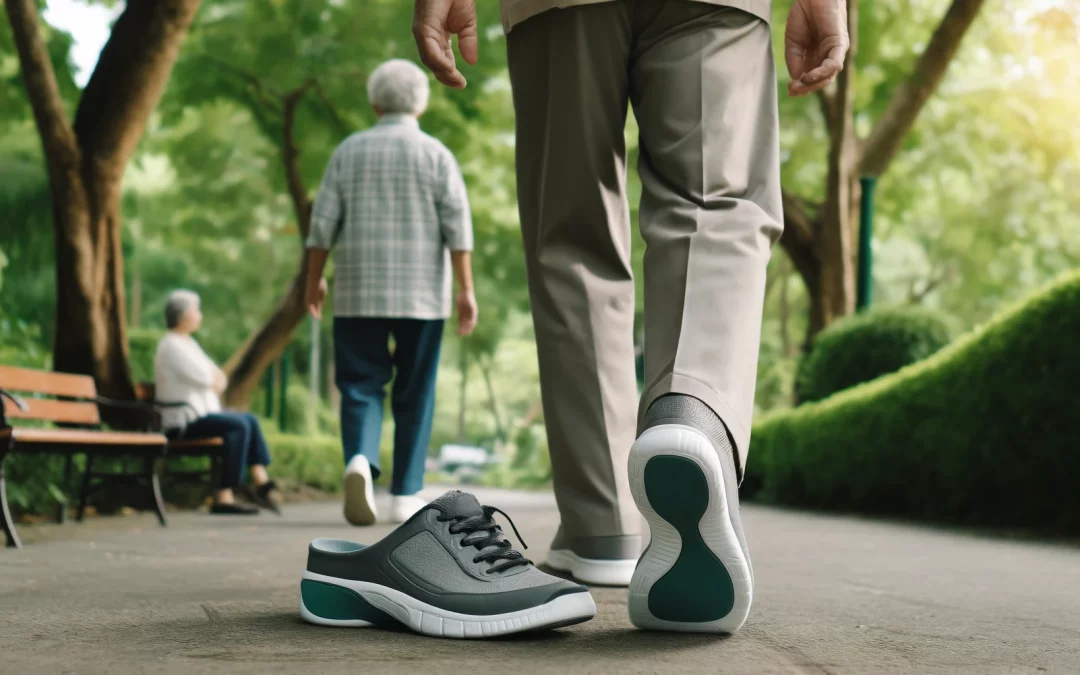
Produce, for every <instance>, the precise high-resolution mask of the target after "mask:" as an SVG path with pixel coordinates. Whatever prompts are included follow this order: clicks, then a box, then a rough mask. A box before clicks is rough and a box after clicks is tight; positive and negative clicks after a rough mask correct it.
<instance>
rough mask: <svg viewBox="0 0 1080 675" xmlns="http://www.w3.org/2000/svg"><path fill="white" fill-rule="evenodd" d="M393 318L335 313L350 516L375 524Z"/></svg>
mask: <svg viewBox="0 0 1080 675" xmlns="http://www.w3.org/2000/svg"><path fill="white" fill-rule="evenodd" d="M389 340H390V320H388V319H377V318H370V319H369V318H361V317H340V316H339V317H335V318H334V379H335V381H336V384H337V388H338V391H339V392H341V446H342V449H343V450H344V453H345V479H344V488H345V490H344V491H345V519H346V520H348V521H349V522H350V523H352V524H353V525H372V524H374V523H375V519H376V516H377V513H376V510H375V492H374V485H373V483H374V480H375V479H376V478H378V477H379V472H380V466H379V441H380V439H381V437H382V423H383V400H384V399H385V397H386V385H387V383H389V382H390V379H391V377H392V376H393V372H394V371H393V363H392V362H391V358H390V346H389Z"/></svg>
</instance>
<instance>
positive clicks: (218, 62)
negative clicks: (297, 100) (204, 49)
mask: <svg viewBox="0 0 1080 675" xmlns="http://www.w3.org/2000/svg"><path fill="white" fill-rule="evenodd" d="M197 58H198V59H199V60H201V61H205V62H206V63H208V64H210V65H212V66H213V67H215V68H217V69H218V70H222V71H225V72H227V73H229V74H231V75H234V76H236V77H238V78H239V79H241V80H243V81H244V82H246V83H247V84H248V88H249V89H250V90H251V91H252V92H254V95H253V99H254V100H257V101H258V102H259V103H261V104H262V105H265V106H266V107H267V108H269V109H270V110H272V111H273V112H274V113H275V114H277V115H281V114H282V112H283V111H282V107H281V101H282V99H283V98H284V96H283V95H282V94H281V92H280V91H274V87H273V86H272V85H268V84H266V83H264V82H263V81H262V79H260V78H259V76H258V75H256V74H255V73H252V72H251V71H248V70H244V69H243V68H238V67H236V66H234V65H232V64H231V63H229V62H227V61H224V60H222V59H219V58H217V57H216V56H211V55H210V54H200V55H199V56H198V57H197ZM249 100H252V99H249Z"/></svg>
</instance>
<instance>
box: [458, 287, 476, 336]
mask: <svg viewBox="0 0 1080 675" xmlns="http://www.w3.org/2000/svg"><path fill="white" fill-rule="evenodd" d="M455 305H456V306H457V334H458V336H460V337H465V336H466V335H468V334H470V333H472V332H473V329H474V328H476V319H477V316H478V314H479V311H480V310H479V309H478V308H477V306H476V294H475V293H474V292H472V291H471V290H470V291H458V294H457V301H456V302H455Z"/></svg>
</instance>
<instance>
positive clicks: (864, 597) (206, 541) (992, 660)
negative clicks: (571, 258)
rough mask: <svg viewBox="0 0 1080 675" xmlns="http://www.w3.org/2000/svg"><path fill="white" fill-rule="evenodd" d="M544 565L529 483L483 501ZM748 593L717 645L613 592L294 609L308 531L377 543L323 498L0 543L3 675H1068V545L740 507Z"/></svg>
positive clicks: (547, 518)
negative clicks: (372, 622) (529, 621)
mask: <svg viewBox="0 0 1080 675" xmlns="http://www.w3.org/2000/svg"><path fill="white" fill-rule="evenodd" d="M480 496H481V499H482V500H483V501H484V502H485V503H495V504H497V505H499V506H502V507H504V508H506V509H507V510H508V511H510V513H511V514H512V515H514V516H515V520H516V522H517V524H518V527H519V528H520V529H521V530H522V534H523V535H524V536H525V537H526V541H527V542H528V543H531V544H532V545H533V546H532V548H530V549H529V551H528V553H529V554H530V555H531V556H532V557H534V558H535V559H538V560H542V559H543V556H544V553H545V551H544V549H545V547H546V545H547V543H548V541H550V539H551V536H552V535H553V534H554V531H555V528H556V525H557V517H556V514H555V510H554V505H553V503H552V501H551V499H550V497H548V496H546V495H542V494H523V493H500V492H494V491H486V492H481V495H480ZM746 511H747V512H746V516H745V520H746V526H747V532H748V536H749V543H750V547H751V550H752V551H753V554H754V570H755V573H756V576H757V583H758V587H757V597H756V600H755V606H754V610H753V612H752V614H751V616H750V621H749V622H748V624H747V627H746V628H745V629H744V630H743V631H742V632H740V633H739V634H738V635H736V636H734V637H730V638H723V637H715V636H694V635H673V634H653V633H642V632H639V631H636V630H634V629H633V628H632V627H631V625H630V623H629V622H628V620H627V618H626V603H625V592H620V591H618V590H615V589H597V590H596V591H595V593H594V595H595V597H596V600H597V604H598V606H599V615H598V616H597V618H596V620H594V621H592V622H589V623H587V624H582V625H580V626H575V627H571V628H566V629H562V630H559V631H555V632H554V633H548V634H538V635H529V636H518V637H514V638H508V639H503V640H497V641H490V642H474V641H469V642H462V641H453V640H439V639H431V638H424V637H420V636H416V635H413V634H411V633H406V632H386V631H375V630H351V629H328V628H319V627H314V626H309V625H307V624H304V623H302V622H301V621H300V619H299V618H298V617H297V609H296V604H297V596H298V588H297V585H298V578H299V576H298V575H299V572H300V571H301V570H302V568H303V565H304V557H305V547H306V544H307V542H308V540H309V539H310V538H312V537H315V536H334V537H353V538H356V539H358V540H361V541H372V540H374V539H375V538H377V537H379V536H381V535H382V534H384V533H385V532H386V531H387V528H386V527H376V528H372V529H369V530H361V529H351V528H348V527H347V526H345V525H344V524H343V521H342V519H341V516H340V511H339V507H338V506H337V505H336V504H326V503H317V504H304V505H296V506H293V507H292V508H290V509H289V512H288V515H287V517H285V518H281V519H278V518H274V517H272V516H260V517H259V518H257V519H236V518H233V519H228V518H226V519H222V518H220V517H211V516H208V515H205V514H198V513H184V514H173V515H172V518H171V522H170V526H169V527H168V528H167V529H161V528H158V527H157V526H156V524H155V523H154V522H153V520H152V518H151V517H149V516H135V517H130V518H102V519H97V520H94V521H93V522H88V523H86V524H84V525H81V526H77V525H66V526H62V527H61V526H38V527H24V528H22V533H23V534H24V535H25V537H24V540H25V543H26V548H24V549H23V550H22V551H13V550H2V549H0V673H3V674H4V675H7V674H8V673H10V674H12V675H15V674H19V675H22V674H28V673H35V674H36V673H78V674H79V675H85V674H92V673H110V674H121V673H178V674H179V673H184V674H187V673H259V674H262V673H307V672H311V673H320V674H330V673H349V674H350V675H359V674H368V673H410V674H416V675H421V674H425V673H440V675H441V674H444V673H457V672H462V673H478V674H481V675H484V674H489V673H490V674H513V675H518V674H522V675H524V674H525V673H575V672H582V673H618V674H619V675H625V674H629V673H665V674H666V673H683V672H685V673H717V672H722V673H875V674H876V673H949V674H954V673H1043V672H1051V673H1078V672H1080V549H1078V548H1070V547H1065V546H1055V545H1047V544H1034V543H1024V542H1015V541H1003V540H995V539H987V538H980V537H975V536H968V535H964V534H957V533H950V532H944V531H939V530H930V529H923V528H917V527H910V526H902V525H895V524H885V523H880V522H875V521H868V520H858V519H845V518H834V517H823V516H816V515H805V514H799V513H792V512H787V511H778V510H772V509H765V508H748V509H747V510H746Z"/></svg>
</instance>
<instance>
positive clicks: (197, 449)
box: [135, 382, 225, 489]
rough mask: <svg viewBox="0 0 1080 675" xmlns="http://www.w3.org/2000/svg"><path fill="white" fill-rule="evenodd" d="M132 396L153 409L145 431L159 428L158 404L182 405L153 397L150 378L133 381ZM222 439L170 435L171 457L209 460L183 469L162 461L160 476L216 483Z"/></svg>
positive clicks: (219, 476) (152, 385)
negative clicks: (205, 465)
mask: <svg viewBox="0 0 1080 675" xmlns="http://www.w3.org/2000/svg"><path fill="white" fill-rule="evenodd" d="M135 398H136V399H138V400H139V401H141V402H143V403H145V404H147V405H148V406H151V407H153V408H154V409H155V413H154V416H153V418H152V420H151V423H150V427H149V428H148V429H147V431H155V432H161V431H162V425H161V414H160V411H161V409H162V408H170V407H183V406H184V405H186V404H182V403H168V402H161V401H158V400H157V390H156V388H155V386H154V383H153V382H140V383H138V384H136V385H135ZM224 452H225V439H223V438H179V439H170V440H169V445H168V452H167V455H168V457H169V458H170V459H171V458H173V457H206V458H208V459H209V460H210V464H209V467H208V468H206V469H202V470H194V471H192V470H184V469H176V468H173V467H171V466H169V464H168V462H166V464H165V466H164V468H163V469H162V475H161V477H162V480H173V481H177V482H189V483H203V482H205V483H206V484H207V485H209V486H210V487H211V489H212V488H215V487H217V486H218V484H219V481H220V478H221V470H222V464H223V462H224V459H225V455H224Z"/></svg>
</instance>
